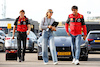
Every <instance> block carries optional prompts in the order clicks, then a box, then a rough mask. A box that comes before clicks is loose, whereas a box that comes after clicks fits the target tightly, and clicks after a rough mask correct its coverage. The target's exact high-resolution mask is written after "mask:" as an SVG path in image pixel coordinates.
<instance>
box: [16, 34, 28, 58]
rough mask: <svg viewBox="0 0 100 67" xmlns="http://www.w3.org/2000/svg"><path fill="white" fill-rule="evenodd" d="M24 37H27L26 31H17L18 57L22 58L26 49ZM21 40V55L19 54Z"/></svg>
mask: <svg viewBox="0 0 100 67" xmlns="http://www.w3.org/2000/svg"><path fill="white" fill-rule="evenodd" d="M26 38H27V34H26V32H17V46H18V49H17V50H18V56H19V59H24V56H25V50H26ZM21 41H22V42H23V48H22V55H21Z"/></svg>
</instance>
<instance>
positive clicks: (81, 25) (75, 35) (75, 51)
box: [65, 6, 87, 65]
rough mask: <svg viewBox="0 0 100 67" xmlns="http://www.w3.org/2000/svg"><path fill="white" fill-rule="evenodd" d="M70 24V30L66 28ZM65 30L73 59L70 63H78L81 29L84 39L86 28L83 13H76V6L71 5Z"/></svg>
mask: <svg viewBox="0 0 100 67" xmlns="http://www.w3.org/2000/svg"><path fill="white" fill-rule="evenodd" d="M69 24H70V32H69V30H68V27H69ZM65 28H66V32H67V34H68V35H69V36H71V50H72V56H73V61H72V64H76V65H79V56H80V44H81V36H82V31H83V32H84V36H83V38H84V40H85V39H86V35H87V30H86V25H85V22H84V17H83V15H81V14H79V13H78V7H77V6H72V14H70V15H69V16H68V19H67V21H66V23H65Z"/></svg>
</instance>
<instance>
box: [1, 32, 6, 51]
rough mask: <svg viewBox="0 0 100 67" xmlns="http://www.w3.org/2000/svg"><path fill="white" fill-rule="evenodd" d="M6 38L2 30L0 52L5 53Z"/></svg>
mask: <svg viewBox="0 0 100 67" xmlns="http://www.w3.org/2000/svg"><path fill="white" fill-rule="evenodd" d="M5 37H6V34H5V33H4V32H3V31H2V30H0V51H5V44H4V43H5V42H4V40H5Z"/></svg>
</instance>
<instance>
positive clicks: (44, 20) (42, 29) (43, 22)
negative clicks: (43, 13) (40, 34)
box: [42, 17, 45, 31]
mask: <svg viewBox="0 0 100 67" xmlns="http://www.w3.org/2000/svg"><path fill="white" fill-rule="evenodd" d="M44 23H45V17H44V22H43V25H44ZM42 31H43V29H42Z"/></svg>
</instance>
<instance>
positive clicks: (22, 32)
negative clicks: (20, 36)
mask: <svg viewBox="0 0 100 67" xmlns="http://www.w3.org/2000/svg"><path fill="white" fill-rule="evenodd" d="M17 32H18V33H26V32H21V31H17Z"/></svg>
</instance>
